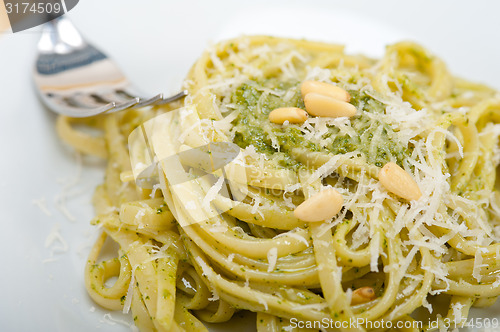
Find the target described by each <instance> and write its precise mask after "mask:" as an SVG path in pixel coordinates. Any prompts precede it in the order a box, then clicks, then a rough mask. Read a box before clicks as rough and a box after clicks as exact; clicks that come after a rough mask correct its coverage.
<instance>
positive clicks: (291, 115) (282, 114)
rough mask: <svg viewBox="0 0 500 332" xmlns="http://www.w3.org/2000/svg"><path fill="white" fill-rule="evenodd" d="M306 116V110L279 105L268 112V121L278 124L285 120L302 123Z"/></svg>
mask: <svg viewBox="0 0 500 332" xmlns="http://www.w3.org/2000/svg"><path fill="white" fill-rule="evenodd" d="M307 117H308V114H307V112H306V111H304V110H303V109H301V108H297V107H281V108H277V109H275V110H273V111H271V113H269V121H271V122H272V123H278V124H283V122H285V121H288V122H290V123H302V122H304V121H306V120H307Z"/></svg>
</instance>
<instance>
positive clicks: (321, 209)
mask: <svg viewBox="0 0 500 332" xmlns="http://www.w3.org/2000/svg"><path fill="white" fill-rule="evenodd" d="M343 205H344V198H343V197H342V195H341V194H340V193H339V192H338V191H337V190H335V189H333V188H330V189H325V190H323V191H320V192H319V193H317V194H315V195H313V196H311V197H309V198H308V199H307V200H305V201H304V202H302V204H300V205H299V206H297V208H296V209H295V211H293V214H294V216H295V217H296V218H298V219H300V220H303V221H323V220H327V219H330V218H333V217H334V216H335V215H336V214H337V213H339V211H340V210H341V209H342V206H343Z"/></svg>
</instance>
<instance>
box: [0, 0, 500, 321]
mask: <svg viewBox="0 0 500 332" xmlns="http://www.w3.org/2000/svg"><path fill="white" fill-rule="evenodd" d="M499 13H500V2H495V1H418V2H417V1H411V2H410V1H396V0H394V1H380V0H379V1H346V0H344V1H332V0H329V1H312V0H309V1H271V0H267V1H256V0H252V1H229V0H228V1H160V0H148V1H132V0H127V1H125V0H106V1H102V0H101V1H98V0H82V1H80V4H78V5H77V7H75V9H73V10H72V11H71V12H70V14H69V16H70V18H71V19H72V20H73V22H74V23H75V25H76V26H77V27H78V28H79V29H80V30H81V31H83V32H84V34H85V36H86V37H87V38H88V39H89V40H91V41H93V42H94V43H95V44H96V45H98V46H100V47H101V48H102V49H104V50H105V51H106V52H107V53H108V54H109V55H111V56H112V57H113V58H114V59H115V60H116V61H117V62H118V63H119V65H120V66H121V67H122V69H123V70H124V72H125V73H126V74H127V75H128V76H129V77H130V79H131V80H132V81H133V82H135V83H136V84H137V85H138V86H139V87H141V88H142V89H143V90H144V91H148V92H150V93H151V94H153V93H158V92H168V93H170V92H176V91H177V90H178V89H179V87H180V83H181V81H182V78H183V77H184V75H185V74H186V72H187V70H188V69H189V67H190V65H191V64H192V63H193V62H194V61H195V60H196V58H197V57H198V56H199V54H200V53H201V51H202V50H203V49H204V48H205V47H206V46H207V45H208V44H209V43H211V42H214V41H217V40H220V39H221V38H228V37H234V36H239V35H241V34H242V33H245V34H254V33H259V34H272V35H279V36H289V37H305V38H309V39H316V40H324V41H332V42H341V43H345V44H346V45H347V46H348V48H347V49H348V51H350V52H363V53H367V54H369V55H373V56H377V55H380V54H382V52H383V50H384V45H386V44H387V43H391V42H394V41H397V40H400V39H412V40H415V41H418V42H420V43H422V44H423V45H424V46H426V47H428V48H429V49H430V50H432V51H433V52H434V53H435V54H437V55H439V56H441V57H442V58H443V59H444V60H445V61H446V62H447V64H448V65H449V68H450V69H451V71H452V72H453V73H455V74H457V75H459V76H463V77H467V78H470V79H472V80H476V81H481V82H484V83H487V84H490V85H492V86H494V87H496V88H499V89H500V68H499V65H498V62H497V61H498V60H499V59H500V44H499V38H498V34H499V32H500V20H499V18H498V15H499ZM39 30H40V29H39V28H33V29H30V30H28V31H25V32H20V33H17V34H11V33H3V34H2V33H0V108H1V109H0V172H1V173H0V174H1V176H2V178H1V179H0V196H1V197H0V209H1V213H0V219H1V228H0V269H1V272H0V281H1V282H0V330H1V331H35V330H36V331H70V330H71V331H94V330H96V331H128V330H130V329H129V328H128V327H126V326H124V325H120V324H115V325H111V324H110V323H109V321H108V320H107V319H106V318H104V317H103V315H104V313H105V311H103V310H101V309H99V308H97V307H96V308H95V311H93V309H92V308H93V307H94V304H93V303H92V302H91V301H90V300H89V298H88V297H87V295H86V293H85V290H84V287H83V265H84V261H85V258H86V255H87V253H88V251H89V246H90V245H91V243H92V241H93V239H94V238H95V235H96V231H95V230H94V229H92V227H91V226H90V225H89V220H90V218H91V217H92V215H93V212H92V208H91V205H90V197H91V194H92V191H93V188H94V187H95V185H96V184H97V183H99V182H100V181H101V180H102V176H103V169H102V163H100V162H96V161H95V160H87V159H85V160H84V167H83V170H82V172H81V175H80V176H79V177H78V178H79V181H78V182H77V183H76V184H75V185H74V186H71V187H70V188H66V189H65V188H64V187H65V185H64V183H66V184H68V183H70V182H71V181H73V180H74V179H76V178H77V177H75V176H76V175H77V173H78V168H77V166H76V162H75V156H74V154H73V153H72V152H71V150H70V149H68V148H67V147H65V146H64V145H63V144H61V143H60V142H59V140H58V139H57V137H56V134H55V131H54V120H55V116H54V115H53V114H51V113H50V112H48V111H47V110H46V109H44V108H43V107H42V106H41V105H40V103H39V101H38V99H37V97H36V94H35V91H34V89H33V86H32V81H31V76H30V73H31V69H32V65H33V61H34V57H35V50H36V42H37V40H38V38H39V35H40V34H39ZM64 181H65V182H64ZM61 182H62V183H61ZM65 190H66V191H67V192H68V193H69V194H70V195H71V197H70V198H68V202H67V206H68V209H69V211H70V212H71V214H72V215H73V216H74V217H75V220H74V221H71V220H69V219H68V218H67V217H65V216H64V214H63V213H61V211H59V210H58V209H57V208H56V204H55V200H57V197H60V196H61V193H62V192H63V191H65ZM33 200H39V201H40V200H42V201H43V200H44V201H45V205H46V207H47V209H48V211H49V213H50V216H47V215H46V214H44V213H43V212H42V210H41V209H40V208H38V207H37V206H36V205H35V204H33ZM54 227H59V229H60V233H61V235H62V237H63V238H64V239H65V242H66V244H67V251H66V252H64V253H60V252H58V249H57V247H61V246H62V244H61V243H59V242H57V241H56V242H54V243H52V244H51V245H49V246H48V247H46V245H45V244H46V243H45V242H46V239H47V236H48V235H49V233H50V231H51V230H52V229H53V228H54ZM45 260H53V261H50V262H47V261H46V262H44V261H45ZM498 308H499V306H498V305H497V306H496V307H494V308H487V309H481V310H473V313H474V315H475V316H477V317H486V316H489V317H493V316H495V315H497V316H498V314H497V312H498ZM112 317H113V318H118V319H124V318H123V317H121V316H120V315H119V314H116V313H113V316H112ZM240 330H241V328H240Z"/></svg>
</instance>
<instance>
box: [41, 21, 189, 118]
mask: <svg viewBox="0 0 500 332" xmlns="http://www.w3.org/2000/svg"><path fill="white" fill-rule="evenodd" d="M34 81H35V85H36V88H37V90H38V91H39V93H40V96H41V99H42V100H43V102H44V103H45V104H46V105H47V106H48V107H49V108H50V109H51V110H52V111H54V112H56V113H60V114H64V115H68V116H71V117H88V116H93V115H97V114H100V113H106V112H107V113H109V112H116V111H120V110H124V109H126V108H131V107H143V106H147V105H159V104H165V103H170V102H172V101H175V100H177V99H180V98H182V97H184V96H186V95H187V94H188V92H187V91H186V90H184V91H181V92H179V93H178V94H176V95H174V96H170V97H167V98H165V97H164V95H163V94H158V95H156V96H154V97H149V98H148V97H144V94H142V93H141V92H139V91H138V90H137V89H136V88H135V87H134V86H132V84H131V83H130V82H129V81H128V79H127V78H126V77H125V75H124V74H123V73H122V72H121V70H120V69H119V68H118V66H117V65H116V64H115V63H114V62H113V61H112V60H111V59H110V58H109V57H108V56H107V55H106V54H104V53H103V52H101V51H100V50H98V49H97V48H96V47H94V46H93V45H91V44H90V43H88V42H87V41H86V40H85V39H84V38H83V37H82V36H81V34H80V33H79V32H78V30H77V29H76V28H75V27H74V26H73V24H72V23H71V22H70V21H69V20H68V19H67V18H65V17H64V16H62V17H59V18H56V19H54V20H52V21H50V22H48V23H46V24H45V25H44V27H43V31H42V37H41V38H40V41H39V43H38V57H37V59H36V64H35V70H34Z"/></svg>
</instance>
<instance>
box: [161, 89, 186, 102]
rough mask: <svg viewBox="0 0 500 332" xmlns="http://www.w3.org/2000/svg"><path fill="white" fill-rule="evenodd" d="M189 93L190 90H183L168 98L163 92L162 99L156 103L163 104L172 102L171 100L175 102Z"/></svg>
mask: <svg viewBox="0 0 500 332" xmlns="http://www.w3.org/2000/svg"><path fill="white" fill-rule="evenodd" d="M187 95H188V90H182V91H181V92H179V93H178V94H176V95H173V96H171V97H168V98H163V94H162V99H161V100H159V101H157V102H156V103H155V104H156V105H163V104H167V103H171V102H173V101H175V100H177V99H181V98H182V97H185V96H187Z"/></svg>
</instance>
